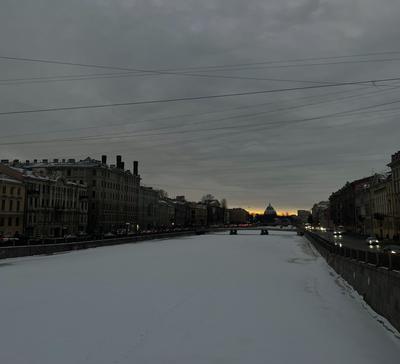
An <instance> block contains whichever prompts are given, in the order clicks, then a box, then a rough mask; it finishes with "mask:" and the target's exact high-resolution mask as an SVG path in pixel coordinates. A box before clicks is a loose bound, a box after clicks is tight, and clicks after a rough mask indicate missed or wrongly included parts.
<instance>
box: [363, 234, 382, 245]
mask: <svg viewBox="0 0 400 364" xmlns="http://www.w3.org/2000/svg"><path fill="white" fill-rule="evenodd" d="M365 241H366V243H367V244H368V245H370V246H373V245H379V239H378V238H377V237H375V236H369V237H368V238H367V239H366V240H365Z"/></svg>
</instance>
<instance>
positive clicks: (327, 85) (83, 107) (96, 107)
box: [0, 77, 400, 115]
mask: <svg viewBox="0 0 400 364" xmlns="http://www.w3.org/2000/svg"><path fill="white" fill-rule="evenodd" d="M399 80H400V77H394V78H385V79H376V80H366V81H352V82H340V83H334V84H326V85H325V84H324V85H313V86H302V87H290V88H281V89H270V90H259V91H247V92H234V93H225V94H217V95H205V96H188V97H180V98H170V99H156V100H144V101H131V102H119V103H110V104H98V105H82V106H66V107H52V108H43V109H31V110H16V111H4V112H0V115H15V114H32V113H43V112H54V111H69V110H83V109H99V108H108V107H121V106H135V105H150V104H160V103H171V102H185V101H196V100H209V99H220V98H227V97H239V96H250V95H262V94H269V93H280V92H292V91H302V90H312V89H320V88H328V87H344V86H354V85H363V84H373V85H375V84H376V83H380V82H389V81H399Z"/></svg>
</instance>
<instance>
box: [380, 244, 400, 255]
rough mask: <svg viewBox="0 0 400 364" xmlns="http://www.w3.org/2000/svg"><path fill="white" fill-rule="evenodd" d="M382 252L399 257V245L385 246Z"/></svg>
mask: <svg viewBox="0 0 400 364" xmlns="http://www.w3.org/2000/svg"><path fill="white" fill-rule="evenodd" d="M383 251H385V252H388V253H391V254H398V255H400V245H386V246H385V247H384V248H383Z"/></svg>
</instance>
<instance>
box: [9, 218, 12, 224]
mask: <svg viewBox="0 0 400 364" xmlns="http://www.w3.org/2000/svg"><path fill="white" fill-rule="evenodd" d="M8 226H12V217H9V218H8Z"/></svg>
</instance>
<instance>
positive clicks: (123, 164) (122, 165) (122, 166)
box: [121, 162, 125, 171]
mask: <svg viewBox="0 0 400 364" xmlns="http://www.w3.org/2000/svg"><path fill="white" fill-rule="evenodd" d="M121 169H122V170H123V171H124V170H125V162H121Z"/></svg>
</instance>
